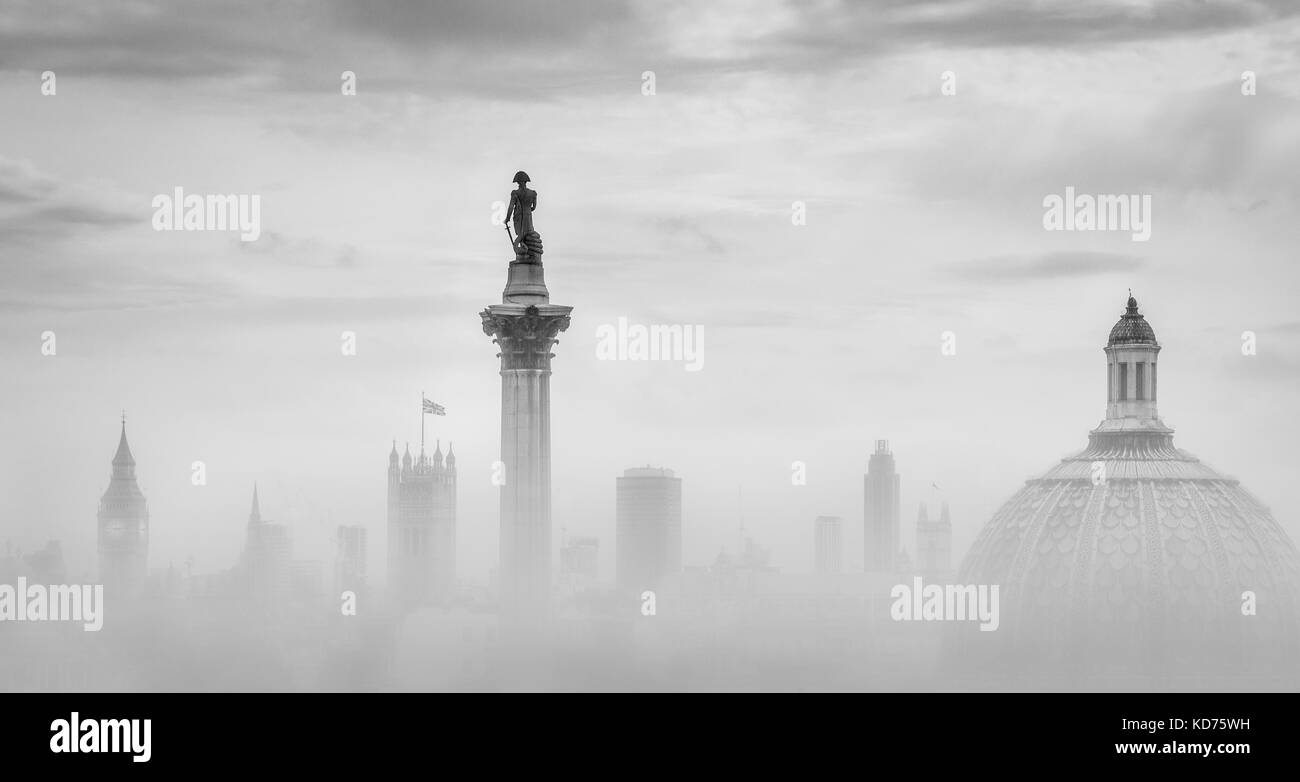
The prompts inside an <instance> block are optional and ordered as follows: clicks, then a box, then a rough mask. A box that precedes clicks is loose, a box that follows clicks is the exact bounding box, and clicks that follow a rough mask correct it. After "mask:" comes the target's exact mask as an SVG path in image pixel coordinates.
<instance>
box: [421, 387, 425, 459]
mask: <svg viewBox="0 0 1300 782" xmlns="http://www.w3.org/2000/svg"><path fill="white" fill-rule="evenodd" d="M420 453H424V392H423V391H421V392H420Z"/></svg>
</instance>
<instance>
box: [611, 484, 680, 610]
mask: <svg viewBox="0 0 1300 782" xmlns="http://www.w3.org/2000/svg"><path fill="white" fill-rule="evenodd" d="M615 481H616V491H617V495H618V497H617V514H618V518H617V531H616V532H617V534H616V539H615V544H614V545H615V552H614V554H615V561H616V567H615V570H616V573H615V578H616V580H617V582H618V585H619V587H621V588H626V589H636V590H643V589H654V588H655V587H657V586H658V585H659V583H660V581H661V580H662V579H663V577H664V574H666V573H676V572H679V571H680V570H681V569H682V479H681V478H677V477H675V476H674V475H673V471H672V470H667V469H662V468H659V467H633V468H631V469H629V470H624V471H623V477H621V478H617V479H615Z"/></svg>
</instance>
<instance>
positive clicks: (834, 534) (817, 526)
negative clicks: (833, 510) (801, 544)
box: [813, 516, 844, 573]
mask: <svg viewBox="0 0 1300 782" xmlns="http://www.w3.org/2000/svg"><path fill="white" fill-rule="evenodd" d="M843 569H844V525H843V523H842V521H841V519H840V517H839V516H818V517H817V519H816V520H815V521H813V570H814V571H815V572H817V573H839V572H840V571H842V570H843Z"/></svg>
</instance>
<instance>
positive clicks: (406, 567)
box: [388, 441, 456, 607]
mask: <svg viewBox="0 0 1300 782" xmlns="http://www.w3.org/2000/svg"><path fill="white" fill-rule="evenodd" d="M388 584H389V591H390V593H391V595H392V596H393V598H394V599H395V600H396V601H397V602H398V604H400V605H403V606H408V607H409V606H414V605H419V604H423V603H430V602H443V601H445V600H447V599H449V598H450V597H452V595H453V594H454V593H455V589H456V454H454V453H452V450H451V447H450V446H448V448H447V457H446V459H445V460H444V459H443V455H442V443H438V446H437V448H436V450H434V452H433V457H432V458H430V457H429V456H427V455H426V454H425V452H424V449H423V448H421V449H420V456H419V458H417V459H412V458H411V447H410V446H409V445H408V446H407V447H406V455H405V456H404V457H403V458H402V460H401V463H400V466H399V463H398V459H397V442H396V441H393V450H391V451H389V453H388Z"/></svg>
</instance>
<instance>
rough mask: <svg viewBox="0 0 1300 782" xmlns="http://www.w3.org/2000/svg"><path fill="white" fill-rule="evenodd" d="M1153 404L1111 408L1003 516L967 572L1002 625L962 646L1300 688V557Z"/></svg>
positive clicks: (1036, 659) (967, 563)
mask: <svg viewBox="0 0 1300 782" xmlns="http://www.w3.org/2000/svg"><path fill="white" fill-rule="evenodd" d="M1129 305H1130V306H1129V309H1130V311H1131V312H1133V313H1134V314H1136V309H1137V306H1136V302H1134V301H1133V300H1132V299H1131V298H1130V300H1129ZM1136 318H1137V319H1139V320H1137V321H1136V322H1137V323H1140V324H1141V327H1142V328H1144V329H1145V333H1147V334H1152V332H1151V328H1150V326H1149V325H1147V324H1146V322H1145V320H1140V318H1141V316H1140V315H1137V316H1136ZM1133 321H1134V319H1133V318H1130V317H1129V315H1127V314H1126V315H1125V319H1124V320H1121V321H1120V323H1119V324H1117V325H1116V326H1115V329H1114V330H1112V332H1111V337H1110V341H1111V343H1114V342H1115V340H1116V331H1125V330H1124V329H1122V328H1121V327H1125V324H1126V323H1127V324H1128V326H1127V327H1126V328H1127V329H1132V324H1133ZM1135 332H1136V329H1132V330H1127V331H1125V333H1129V334H1132V333H1135ZM1150 340H1151V341H1152V342H1154V335H1152V336H1151V337H1150ZM1166 390H1167V389H1166ZM1150 405H1151V407H1150V408H1149V414H1150V416H1151V417H1150V418H1149V419H1146V420H1141V419H1138V418H1135V417H1124V414H1121V413H1118V412H1117V413H1115V414H1113V415H1112V416H1111V417H1109V418H1107V419H1106V420H1105V421H1103V422H1102V424H1101V425H1100V426H1098V427H1097V428H1096V429H1094V430H1093V431H1092V432H1091V434H1090V436H1089V441H1088V446H1087V447H1086V448H1084V449H1083V450H1082V451H1080V452H1078V453H1076V454H1075V455H1073V456H1070V457H1067V458H1065V459H1063V460H1061V462H1060V463H1058V464H1057V465H1055V466H1053V467H1052V468H1051V469H1049V470H1048V471H1047V472H1046V473H1044V474H1043V475H1041V476H1040V477H1038V478H1034V479H1032V480H1029V481H1027V482H1026V483H1025V485H1024V486H1023V487H1022V488H1021V489H1020V490H1019V491H1017V492H1016V493H1015V494H1014V495H1013V496H1012V497H1011V499H1009V500H1008V501H1007V502H1006V503H1005V504H1004V505H1003V506H1002V507H1001V508H1000V509H999V510H997V511H996V512H995V513H994V514H993V517H992V518H991V519H990V520H989V522H988V524H986V525H985V527H984V529H983V530H982V531H981V532H980V533H979V535H978V536H977V538H976V540H975V542H974V544H973V545H972V546H971V549H970V551H969V552H968V553H967V555H966V557H965V559H964V561H963V562H962V565H961V571H960V574H959V577H958V583H961V584H990V585H991V584H997V585H999V592H1000V594H999V610H1000V618H1001V624H1000V627H999V630H998V631H997V632H994V633H985V634H981V633H978V632H976V633H967V632H966V631H965V629H963V630H961V631H960V632H959V633H958V636H959V637H960V638H961V643H960V644H959V648H960V650H961V653H962V654H963V655H965V654H968V653H970V652H972V651H973V650H976V649H977V648H983V649H984V650H985V651H986V652H989V653H990V654H993V655H994V656H996V658H998V659H999V660H1001V661H1004V662H1006V663H1007V664H1009V665H1019V666H1034V665H1040V664H1041V665H1047V666H1059V665H1065V666H1067V667H1068V669H1069V670H1070V671H1071V672H1078V671H1079V670H1081V669H1086V670H1089V671H1094V672H1095V671H1098V670H1105V671H1107V672H1109V673H1116V674H1129V675H1137V676H1142V677H1149V676H1153V675H1155V676H1164V675H1172V674H1179V673H1181V674H1189V675H1192V676H1195V675H1198V674H1199V675H1201V676H1207V675H1208V674H1209V672H1210V671H1216V672H1221V671H1223V670H1229V671H1234V672H1235V673H1236V674H1238V675H1241V674H1242V673H1243V672H1246V671H1248V672H1250V675H1255V674H1261V675H1262V674H1264V673H1267V674H1268V675H1270V676H1273V677H1274V678H1273V679H1272V680H1271V681H1272V682H1273V684H1272V685H1270V686H1274V685H1275V684H1276V682H1277V681H1278V677H1281V678H1283V679H1285V680H1287V681H1289V682H1291V683H1292V686H1295V684H1296V683H1300V664H1298V663H1297V659H1298V656H1300V640H1298V639H1300V552H1297V549H1296V547H1295V545H1294V543H1292V541H1291V540H1290V538H1288V536H1287V534H1286V532H1285V531H1284V530H1283V529H1282V527H1281V526H1280V525H1279V524H1278V522H1277V520H1276V519H1274V517H1273V515H1272V514H1271V513H1270V511H1269V510H1268V508H1266V507H1265V506H1264V505H1263V504H1262V503H1261V502H1260V501H1259V500H1258V499H1256V498H1255V497H1254V496H1253V495H1252V494H1251V493H1250V492H1248V491H1247V490H1246V489H1245V488H1244V487H1243V486H1242V485H1241V484H1240V483H1239V482H1238V481H1237V480H1236V479H1234V478H1230V477H1227V476H1225V475H1223V474H1221V473H1219V472H1217V471H1215V470H1214V469H1212V468H1210V467H1209V466H1207V465H1206V464H1204V463H1202V462H1201V461H1200V460H1198V459H1197V458H1196V457H1195V456H1192V455H1191V454H1189V453H1188V452H1186V451H1183V450H1181V449H1179V448H1177V447H1175V445H1174V437H1173V430H1172V429H1169V428H1168V427H1166V426H1165V425H1164V424H1163V422H1161V421H1160V420H1159V418H1158V417H1157V416H1156V415H1155V411H1154V402H1153V401H1152V402H1150ZM1247 592H1250V593H1253V595H1254V601H1253V603H1251V605H1250V609H1251V611H1250V612H1249V613H1248V611H1247V610H1246V606H1247V603H1248V602H1250V601H1248V600H1247V597H1246V594H1245V593H1247ZM980 635H986V636H997V637H996V638H979V637H978V636H980ZM1247 661H1249V663H1250V664H1246V662H1247ZM1205 681H1216V682H1221V681H1223V680H1222V679H1206V680H1203V681H1202V682H1201V684H1204V682H1205Z"/></svg>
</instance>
